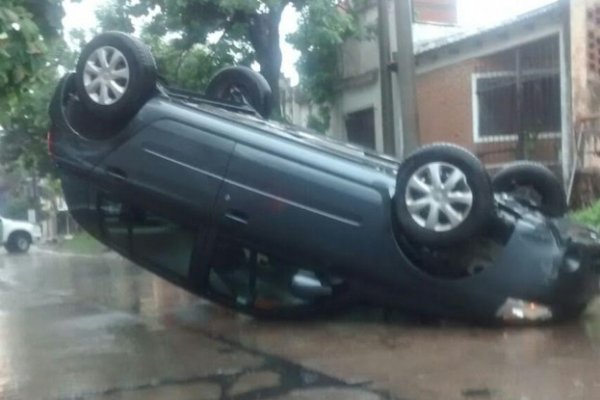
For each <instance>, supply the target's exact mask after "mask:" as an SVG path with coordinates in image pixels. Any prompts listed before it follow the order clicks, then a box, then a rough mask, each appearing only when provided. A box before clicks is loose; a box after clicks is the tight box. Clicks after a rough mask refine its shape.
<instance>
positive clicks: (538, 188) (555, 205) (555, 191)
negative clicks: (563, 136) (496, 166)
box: [492, 161, 568, 217]
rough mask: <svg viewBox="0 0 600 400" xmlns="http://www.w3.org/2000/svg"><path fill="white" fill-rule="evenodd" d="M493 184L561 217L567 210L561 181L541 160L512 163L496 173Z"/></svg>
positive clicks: (500, 190)
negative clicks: (538, 161)
mask: <svg viewBox="0 0 600 400" xmlns="http://www.w3.org/2000/svg"><path fill="white" fill-rule="evenodd" d="M492 184H493V186H494V191H495V192H497V193H506V194H509V195H511V196H513V197H515V198H516V199H517V200H519V201H521V202H523V203H526V204H527V205H529V206H531V207H533V208H536V209H539V210H540V211H541V212H542V213H543V214H546V215H548V216H550V217H561V216H563V215H565V214H566V213H567V211H568V205H567V195H566V193H565V190H564V189H563V186H562V184H561V182H560V181H559V180H558V178H557V177H556V175H554V174H553V173H552V171H550V170H549V169H548V168H546V167H545V166H544V165H542V164H539V163H535V162H530V161H517V162H514V163H510V164H508V165H506V166H505V167H504V168H502V169H501V170H500V171H499V172H498V173H497V174H496V175H495V176H494V179H493V180H492Z"/></svg>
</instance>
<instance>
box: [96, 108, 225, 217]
mask: <svg viewBox="0 0 600 400" xmlns="http://www.w3.org/2000/svg"><path fill="white" fill-rule="evenodd" d="M234 144H235V142H234V141H233V140H231V139H227V138H225V137H223V136H220V135H218V134H215V133H212V132H208V131H206V130H203V129H202V128H199V127H196V126H193V125H188V124H186V123H182V122H179V121H174V120H171V119H161V120H158V121H156V122H154V123H152V124H151V125H150V126H146V127H145V128H143V129H142V130H141V131H140V132H139V133H137V134H136V135H134V136H133V137H132V138H131V139H129V140H128V141H127V142H126V143H124V144H123V145H121V146H120V147H119V148H118V149H116V150H115V151H114V152H112V153H111V154H110V155H109V156H108V157H106V158H105V159H104V161H103V162H102V163H101V164H100V165H99V166H98V167H97V169H100V170H101V171H100V175H104V176H105V177H106V181H107V182H109V184H108V189H109V191H116V192H119V193H120V194H121V195H123V196H125V197H127V198H129V199H132V200H135V202H136V203H139V204H140V205H141V206H152V207H159V208H160V209H162V210H164V211H165V212H169V213H173V214H178V215H179V216H181V217H182V218H185V219H190V218H191V219H195V220H198V221H202V222H204V223H208V221H209V220H210V216H211V213H212V207H213V205H214V201H215V196H216V194H217V192H218V190H219V188H220V187H221V183H222V181H223V176H224V174H225V171H226V169H227V164H228V162H229V158H230V156H231V152H232V150H233V147H234Z"/></svg>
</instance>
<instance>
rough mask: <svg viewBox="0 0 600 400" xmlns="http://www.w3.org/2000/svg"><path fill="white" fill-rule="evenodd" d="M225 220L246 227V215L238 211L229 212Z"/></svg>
mask: <svg viewBox="0 0 600 400" xmlns="http://www.w3.org/2000/svg"><path fill="white" fill-rule="evenodd" d="M225 218H227V219H228V220H230V221H233V222H237V223H238V224H242V225H248V214H246V213H245V212H243V211H239V210H229V211H227V213H226V214H225Z"/></svg>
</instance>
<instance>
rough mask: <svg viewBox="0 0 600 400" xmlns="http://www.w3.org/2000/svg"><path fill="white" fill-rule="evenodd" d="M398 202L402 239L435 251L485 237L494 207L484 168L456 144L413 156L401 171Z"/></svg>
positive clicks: (435, 146) (437, 147)
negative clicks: (484, 230) (481, 234)
mask: <svg viewBox="0 0 600 400" xmlns="http://www.w3.org/2000/svg"><path fill="white" fill-rule="evenodd" d="M394 201H395V207H396V217H397V219H398V222H399V225H400V229H401V233H402V234H403V235H404V236H405V237H406V238H407V239H408V240H410V241H413V242H416V243H418V244H421V245H425V246H432V247H444V246H449V245H453V244H456V243H458V242H460V241H464V240H467V239H469V238H470V237H473V236H475V235H477V234H479V233H481V232H482V231H483V229H484V227H485V226H486V224H487V223H489V221H490V220H491V215H492V211H493V207H494V199H493V191H492V185H491V182H490V180H489V176H488V174H487V172H486V171H485V168H484V167H483V165H482V164H481V162H480V161H479V160H478V159H477V158H476V157H475V156H474V155H473V154H471V153H470V152H468V151H467V150H465V149H463V148H461V147H458V146H455V145H451V144H434V145H431V146H427V147H424V148H422V149H420V150H418V151H417V152H415V153H414V154H412V155H411V156H409V157H408V158H407V159H406V160H405V161H404V162H403V163H402V165H401V166H400V168H399V170H398V176H397V181H396V195H395V197H394Z"/></svg>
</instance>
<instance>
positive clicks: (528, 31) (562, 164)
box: [331, 0, 600, 176]
mask: <svg viewBox="0 0 600 400" xmlns="http://www.w3.org/2000/svg"><path fill="white" fill-rule="evenodd" d="M383 1H389V7H390V9H393V3H394V2H393V1H392V0H383ZM413 1H414V13H415V17H416V19H417V22H416V23H414V25H413V35H414V38H413V39H414V40H413V42H414V43H413V44H414V52H415V64H416V71H415V72H416V103H417V106H418V122H419V142H420V143H421V144H426V143H431V142H436V141H447V142H454V143H457V144H459V145H462V146H464V147H466V148H468V149H470V150H471V151H473V152H474V153H475V154H477V155H478V156H479V157H480V158H481V160H482V161H483V162H484V163H485V164H486V165H487V166H488V167H490V168H493V167H496V166H499V165H502V164H503V163H506V162H508V161H512V160H517V159H529V160H536V161H540V162H544V163H546V164H547V165H550V166H555V167H556V169H557V171H562V172H563V173H564V174H565V176H567V175H568V174H569V173H570V171H571V169H572V168H571V167H572V165H573V158H574V141H575V139H574V135H573V129H574V126H575V125H576V122H577V121H575V120H574V117H572V115H576V114H577V113H576V112H574V110H573V107H574V105H576V104H579V103H581V104H589V103H590V102H591V101H592V100H590V99H589V98H588V97H589V93H587V87H588V86H589V79H588V74H587V73H586V74H584V75H585V76H584V77H582V76H581V75H582V74H583V73H582V72H581V71H584V70H585V71H588V70H589V68H590V65H589V64H590V63H589V62H588V59H587V57H586V51H585V50H587V49H584V50H583V51H582V52H580V50H578V49H579V47H581V46H580V44H579V43H577V45H573V46H571V40H573V41H575V40H576V39H577V38H582V36H583V43H587V41H589V40H591V39H590V38H589V37H588V36H589V35H591V33H589V32H588V31H590V29H591V30H593V31H594V32H596V31H597V29H596V26H597V25H594V26H593V28H589V27H590V26H591V25H590V24H591V22H594V23H597V22H600V14H598V21H597V22H596V20H595V18H596V14H595V12H596V11H595V10H596V9H597V10H598V12H599V13H600V6H597V5H596V3H600V1H598V0H573V1H572V2H568V1H566V0H565V1H563V0H560V1H557V2H554V3H550V4H549V5H547V6H545V7H543V8H540V9H536V10H533V11H531V12H529V13H526V14H523V15H519V16H516V17H514V18H512V19H509V20H507V21H504V22H502V23H500V24H497V25H495V26H489V27H485V28H483V29H482V28H477V29H475V28H464V27H460V26H457V25H456V15H457V4H456V1H457V0H413ZM571 9H572V10H571ZM582 13H583V14H584V15H583V17H582V16H581V14H582ZM590 13H592V14H593V17H591V16H590V15H592V14H590ZM569 15H571V18H572V19H573V22H572V23H570V20H569V19H568V16H569ZM388 18H389V23H390V31H391V32H392V33H391V34H390V36H391V51H392V53H393V52H395V51H396V48H397V45H396V40H395V34H394V33H393V32H395V18H394V12H390V13H389V15H388ZM582 18H583V21H581V19H582ZM377 21H378V12H377V4H376V3H375V2H371V3H369V5H368V6H366V7H365V8H364V9H363V10H362V11H361V23H362V24H364V25H365V26H371V25H373V26H374V25H376V24H377ZM575 24H577V28H576V29H578V30H583V31H584V32H585V34H582V33H577V32H576V31H575V30H576V29H575V28H571V26H575ZM588 28H589V29H588ZM571 29H573V30H574V32H573V33H572V32H571ZM595 29H596V30H595ZM599 34H600V32H599ZM590 37H591V36H590ZM598 37H599V39H598V40H597V43H596V42H594V45H596V46H597V47H595V48H594V49H596V50H595V51H596V53H594V54H595V55H596V56H597V57H596V58H595V59H594V60H596V61H595V62H596V65H597V70H599V71H600V35H599V36H598ZM594 40H595V39H594ZM583 46H584V47H585V44H584V45H583ZM572 53H573V54H572ZM580 53H581V54H580ZM341 57H342V64H343V71H340V73H341V76H342V81H341V83H340V85H339V90H338V92H337V93H336V96H335V101H334V104H333V105H332V110H333V112H332V125H331V132H332V133H331V134H332V135H335V136H338V137H339V138H340V139H346V140H349V141H351V142H355V143H358V144H362V145H365V146H367V147H372V148H374V149H377V150H379V151H383V150H384V145H383V144H384V138H383V128H382V118H383V115H382V107H381V105H382V95H381V83H380V64H379V45H378V43H377V40H376V39H374V40H371V41H358V40H349V41H347V42H346V43H344V45H343V48H342V50H341ZM572 71H573V73H571V72H572ZM598 76H600V75H598ZM575 79H578V82H575ZM598 82H600V79H599V80H598ZM393 86H394V87H395V90H394V93H395V92H397V90H396V89H397V87H396V86H397V82H396V80H395V79H393ZM598 93H600V90H599V91H598ZM598 99H600V96H598ZM393 102H394V107H393V109H394V110H395V111H394V112H395V114H396V115H394V120H395V121H396V127H395V129H396V132H395V137H396V149H395V150H396V151H395V152H396V153H397V154H400V153H401V147H400V146H401V143H402V140H400V138H401V137H402V132H400V129H401V128H400V127H399V125H400V124H399V123H398V121H399V118H400V113H399V111H398V110H399V109H400V104H399V101H398V99H397V96H394V99H393ZM587 108H588V109H589V108H590V107H587ZM579 109H586V107H584V106H582V105H580V106H579ZM588 111H589V110H588ZM576 118H577V117H575V119H576Z"/></svg>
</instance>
